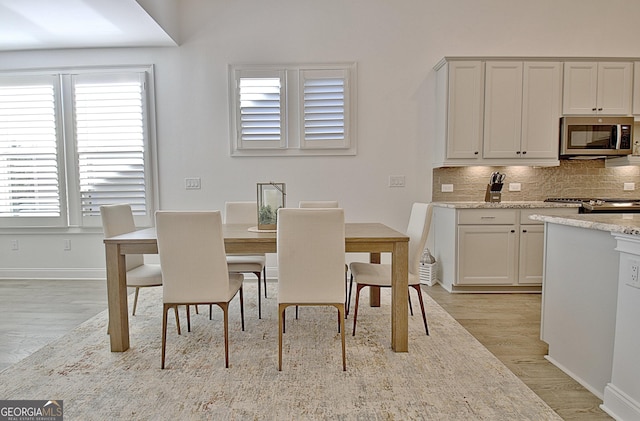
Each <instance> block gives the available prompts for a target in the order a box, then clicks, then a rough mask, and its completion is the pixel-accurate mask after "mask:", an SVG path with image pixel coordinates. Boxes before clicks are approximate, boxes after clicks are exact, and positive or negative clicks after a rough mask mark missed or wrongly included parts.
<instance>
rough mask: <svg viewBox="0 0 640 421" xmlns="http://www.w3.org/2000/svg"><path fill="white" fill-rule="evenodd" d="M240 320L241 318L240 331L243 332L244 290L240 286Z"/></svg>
mask: <svg viewBox="0 0 640 421" xmlns="http://www.w3.org/2000/svg"><path fill="white" fill-rule="evenodd" d="M240 320H242V331H243V332H244V292H243V291H242V287H240Z"/></svg>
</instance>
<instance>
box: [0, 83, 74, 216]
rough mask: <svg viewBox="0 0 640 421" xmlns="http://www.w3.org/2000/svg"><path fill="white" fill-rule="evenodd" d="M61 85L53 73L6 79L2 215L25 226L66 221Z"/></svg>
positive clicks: (1, 87) (0, 149) (0, 117)
mask: <svg viewBox="0 0 640 421" xmlns="http://www.w3.org/2000/svg"><path fill="white" fill-rule="evenodd" d="M56 86H57V79H56V77H55V76H52V75H47V76H27V77H10V76H9V77H3V78H0V217H20V219H21V221H20V223H19V224H22V225H39V224H40V223H43V224H46V223H49V224H51V220H52V219H54V220H55V222H53V223H54V224H57V223H59V222H60V219H61V214H62V209H61V193H60V184H59V183H60V166H59V156H60V155H61V154H60V153H59V144H58V132H59V130H58V127H57V124H56V109H57V107H56ZM23 217H31V218H33V219H34V221H33V222H27V221H25V220H23ZM43 218H44V219H43ZM45 219H46V220H47V221H48V222H42V221H44V220H45ZM4 222H9V221H8V220H5V221H4Z"/></svg>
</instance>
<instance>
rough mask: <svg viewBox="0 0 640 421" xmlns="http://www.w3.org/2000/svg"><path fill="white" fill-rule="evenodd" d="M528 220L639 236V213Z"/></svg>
mask: <svg viewBox="0 0 640 421" xmlns="http://www.w3.org/2000/svg"><path fill="white" fill-rule="evenodd" d="M529 219H533V220H534V221H542V222H549V223H552V224H560V225H569V226H572V227H579V228H587V229H594V230H600V231H609V232H615V233H620V234H629V235H640V213H588V214H584V213H583V214H578V215H566V216H547V215H531V216H529Z"/></svg>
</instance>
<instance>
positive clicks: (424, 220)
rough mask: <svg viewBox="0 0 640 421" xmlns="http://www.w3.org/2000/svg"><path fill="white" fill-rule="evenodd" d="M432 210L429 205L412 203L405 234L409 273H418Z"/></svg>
mask: <svg viewBox="0 0 640 421" xmlns="http://www.w3.org/2000/svg"><path fill="white" fill-rule="evenodd" d="M432 213H433V208H432V206H431V204H430V203H414V204H413V206H412V207H411V216H409V224H408V226H407V232H406V234H407V235H408V236H409V273H412V274H414V275H415V274H419V273H420V257H421V256H422V252H423V250H424V245H425V244H426V242H427V236H428V235H429V227H430V226H431V214H432Z"/></svg>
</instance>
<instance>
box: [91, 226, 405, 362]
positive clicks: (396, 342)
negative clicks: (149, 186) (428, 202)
mask: <svg viewBox="0 0 640 421" xmlns="http://www.w3.org/2000/svg"><path fill="white" fill-rule="evenodd" d="M249 228H250V226H249V225H243V224H224V225H223V234H224V245H225V250H226V252H227V253H246V254H251V253H276V252H277V242H276V233H275V232H255V230H250V229H249ZM312 240H313V239H312V238H310V239H309V241H312ZM104 244H105V253H106V269H107V298H108V305H109V334H110V342H111V351H112V352H123V351H126V350H127V349H129V316H128V310H127V309H128V304H127V282H126V272H127V271H126V260H125V259H126V255H127V254H157V253H158V241H157V236H156V231H155V228H146V229H141V230H138V231H134V232H130V233H127V234H122V235H118V236H114V237H109V238H105V239H104ZM345 251H346V252H351V253H359V252H365V253H369V256H370V257H369V260H370V262H371V263H380V254H381V253H391V267H392V270H391V273H392V286H391V348H392V349H393V350H394V351H395V352H408V345H409V343H408V342H409V340H408V323H409V320H408V314H407V312H408V311H407V307H408V294H407V291H408V288H409V286H408V253H409V237H408V236H407V235H405V234H403V233H401V232H398V231H396V230H394V229H392V228H390V227H388V226H386V225H384V224H381V223H346V224H345ZM370 300H371V301H370V302H371V305H373V306H376V305H379V300H380V295H379V289H378V290H376V289H373V291H372V294H371V299H370Z"/></svg>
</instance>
